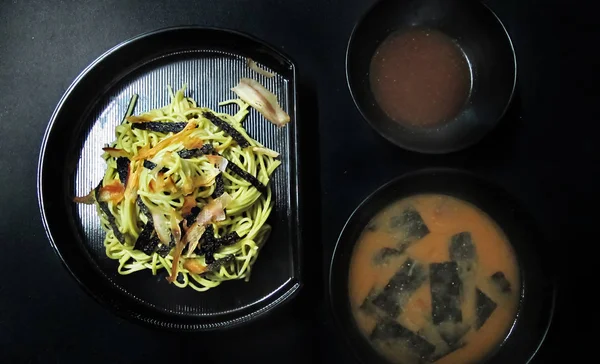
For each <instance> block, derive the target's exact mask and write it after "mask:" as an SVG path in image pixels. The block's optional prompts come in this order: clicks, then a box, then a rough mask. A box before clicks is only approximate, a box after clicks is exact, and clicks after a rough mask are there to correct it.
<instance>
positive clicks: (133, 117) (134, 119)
mask: <svg viewBox="0 0 600 364" xmlns="http://www.w3.org/2000/svg"><path fill="white" fill-rule="evenodd" d="M126 120H127V121H129V122H130V123H143V122H148V121H152V117H151V116H149V115H139V116H136V115H131V116H128V117H127V118H126Z"/></svg>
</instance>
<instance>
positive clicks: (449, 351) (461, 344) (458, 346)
mask: <svg viewBox="0 0 600 364" xmlns="http://www.w3.org/2000/svg"><path fill="white" fill-rule="evenodd" d="M465 345H467V343H466V342H459V343H457V344H456V345H449V346H448V349H447V350H445V351H442V352H441V353H438V354H436V355H432V356H430V357H429V358H427V362H429V363H433V362H435V361H438V360H440V359H441V358H443V357H445V356H446V355H450V354H452V353H453V352H455V351H456V350H458V349H461V348H463V347H464V346H465Z"/></svg>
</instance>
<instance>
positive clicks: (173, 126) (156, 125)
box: [131, 121, 188, 134]
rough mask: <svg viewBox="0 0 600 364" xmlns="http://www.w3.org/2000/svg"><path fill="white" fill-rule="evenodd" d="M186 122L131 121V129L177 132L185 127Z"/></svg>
mask: <svg viewBox="0 0 600 364" xmlns="http://www.w3.org/2000/svg"><path fill="white" fill-rule="evenodd" d="M187 124H188V123H185V122H175V123H173V122H170V123H163V122H159V121H148V122H144V123H132V124H131V127H132V128H133V129H139V130H149V131H155V132H158V133H165V134H166V133H179V132H180V131H182V130H183V129H184V128H185V127H186V125H187Z"/></svg>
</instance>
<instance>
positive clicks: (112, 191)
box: [98, 180, 125, 204]
mask: <svg viewBox="0 0 600 364" xmlns="http://www.w3.org/2000/svg"><path fill="white" fill-rule="evenodd" d="M124 193H125V186H123V184H122V183H121V181H119V180H114V181H113V182H112V183H110V184H108V185H106V186H102V187H100V194H99V198H98V199H99V200H100V201H103V202H108V201H112V202H113V203H115V204H118V203H119V202H121V201H122V200H123V197H124Z"/></svg>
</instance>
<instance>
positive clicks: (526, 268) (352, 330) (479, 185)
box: [329, 169, 556, 364]
mask: <svg viewBox="0 0 600 364" xmlns="http://www.w3.org/2000/svg"><path fill="white" fill-rule="evenodd" d="M429 193H434V194H443V195H449V196H452V197H456V198H458V199H461V200H463V201H466V202H469V203H471V204H473V205H475V206H476V207H478V208H479V209H480V210H482V211H484V212H485V213H486V214H487V215H489V217H490V218H491V219H493V220H494V221H495V222H496V224H497V225H498V226H499V227H500V229H502V231H503V232H504V233H505V234H506V237H507V239H508V241H509V242H510V244H511V245H512V247H513V251H514V253H515V255H516V260H517V264H518V268H519V274H520V280H521V287H520V294H519V306H518V310H517V314H516V318H515V320H514V322H513V324H512V326H511V329H510V330H509V332H508V333H507V336H506V337H505V338H504V339H503V340H502V341H501V343H500V344H499V345H498V347H497V348H496V349H495V350H493V351H492V352H490V353H489V354H488V355H487V357H486V358H485V359H484V362H485V363H486V364H503V363H515V364H520V363H527V362H529V361H530V360H531V359H532V358H533V357H534V355H535V354H536V352H537V350H538V349H539V347H540V346H541V344H542V342H543V340H544V338H545V336H546V333H547V331H548V329H549V327H550V322H551V320H552V316H553V312H554V306H555V300H556V287H555V283H554V281H555V280H554V278H553V277H552V275H551V274H550V272H549V270H548V268H547V267H548V265H549V261H550V260H552V259H551V258H550V257H549V256H548V255H544V253H547V251H546V250H544V249H543V247H544V245H543V243H544V239H543V237H542V236H541V235H540V233H539V232H538V230H537V228H536V226H535V224H534V222H533V219H532V217H531V216H530V215H529V213H528V212H527V211H525V210H524V209H523V208H522V207H521V206H520V205H519V204H518V202H516V201H515V199H514V198H513V197H512V196H511V195H510V194H509V193H508V192H507V191H505V190H504V189H502V188H500V187H498V186H496V185H495V184H493V183H491V182H489V181H487V180H485V179H483V178H481V177H478V176H476V175H473V174H471V173H470V172H465V171H460V170H455V169H427V170H421V171H418V172H413V173H409V174H406V175H403V176H400V177H398V178H396V179H394V180H392V181H390V182H388V183H387V184H385V185H383V186H381V187H380V188H379V189H377V190H376V191H375V192H373V193H372V194H371V195H369V196H368V197H367V198H366V199H365V200H364V201H363V202H362V203H361V204H360V205H359V206H358V207H357V208H356V210H355V211H354V212H353V213H352V215H351V216H350V218H349V219H348V221H347V223H346V225H345V226H344V228H343V230H342V232H341V234H340V236H339V239H338V241H337V244H336V247H335V250H334V253H333V258H332V261H331V266H330V270H329V304H330V309H331V310H332V315H333V317H334V321H335V324H336V328H337V330H338V334H339V335H340V337H342V338H343V339H344V341H345V343H346V344H347V345H348V347H349V348H350V350H351V351H352V352H353V354H354V355H355V357H356V359H357V360H358V361H359V362H361V363H369V364H372V363H373V364H379V363H381V364H383V363H389V362H388V361H386V359H384V358H383V356H380V354H378V352H377V351H376V350H375V349H374V348H373V347H372V346H371V345H370V344H369V342H368V341H367V339H366V338H365V337H364V336H363V335H362V334H361V332H360V331H359V328H358V326H357V324H356V322H355V320H354V317H353V314H352V308H351V304H350V297H349V270H350V262H351V257H352V253H353V250H354V247H355V244H356V242H357V241H358V239H359V237H360V235H361V233H362V231H363V229H364V228H365V227H366V226H367V224H368V222H369V221H370V220H371V219H372V218H373V217H374V216H375V215H376V214H377V213H378V212H379V211H381V210H382V209H383V208H385V207H386V206H388V205H389V204H390V203H392V202H393V201H397V200H400V199H403V198H406V197H409V196H412V195H417V194H429Z"/></svg>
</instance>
